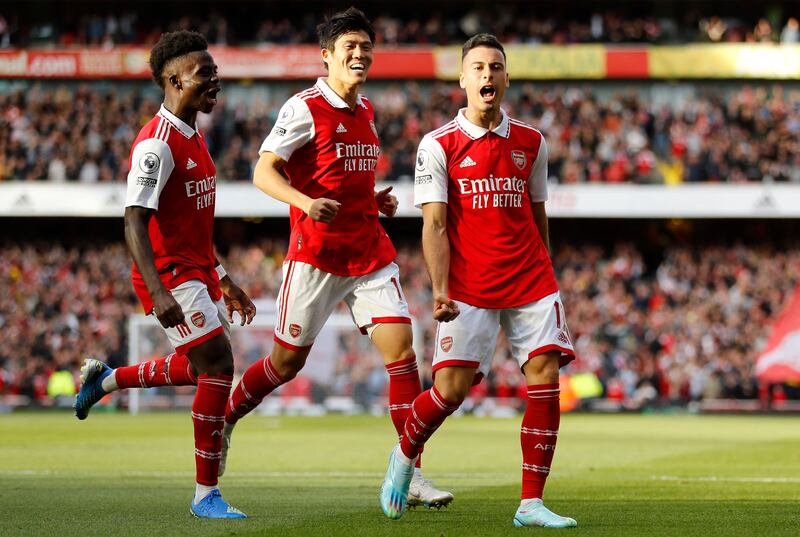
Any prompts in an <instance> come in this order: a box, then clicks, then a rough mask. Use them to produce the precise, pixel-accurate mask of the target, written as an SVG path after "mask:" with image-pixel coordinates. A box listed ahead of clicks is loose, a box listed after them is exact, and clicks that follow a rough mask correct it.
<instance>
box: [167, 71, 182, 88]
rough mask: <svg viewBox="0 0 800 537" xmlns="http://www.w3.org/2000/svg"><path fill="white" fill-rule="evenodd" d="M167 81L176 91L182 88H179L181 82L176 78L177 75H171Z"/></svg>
mask: <svg viewBox="0 0 800 537" xmlns="http://www.w3.org/2000/svg"><path fill="white" fill-rule="evenodd" d="M167 80H169V83H170V84H171V85H172V87H173V88H175V89H177V90H179V89H181V87H182V86H181V80H180V79H179V78H178V75H176V74H174V73H173V74H171V75H169V78H168V79H167Z"/></svg>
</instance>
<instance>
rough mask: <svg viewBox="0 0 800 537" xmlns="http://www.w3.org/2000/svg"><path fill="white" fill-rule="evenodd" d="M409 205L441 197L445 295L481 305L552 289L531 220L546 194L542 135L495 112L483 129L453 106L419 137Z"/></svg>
mask: <svg viewBox="0 0 800 537" xmlns="http://www.w3.org/2000/svg"><path fill="white" fill-rule="evenodd" d="M414 175H415V178H414V203H415V205H416V206H417V207H420V206H422V205H423V204H425V203H430V202H442V203H447V235H448V238H449V239H450V277H449V294H450V297H451V298H453V299H455V300H459V301H461V302H465V303H467V304H471V305H473V306H477V307H480V308H513V307H517V306H521V305H523V304H528V303H530V302H533V301H535V300H539V299H541V298H543V297H545V296H547V295H550V294H552V293H554V292H556V291H557V290H558V284H557V283H556V279H555V275H554V273H553V265H552V262H551V261H550V256H549V255H548V253H547V249H546V248H545V247H544V243H543V242H542V239H541V237H540V236H539V230H538V228H537V227H536V224H535V223H534V220H533V206H532V202H540V201H545V200H547V144H546V143H545V140H544V136H542V133H540V132H539V131H537V130H536V129H534V128H533V127H531V126H529V125H526V124H525V123H522V122H521V121H517V120H515V119H511V118H509V117H508V116H507V115H506V113H505V111H503V112H502V120H501V121H500V124H499V125H498V126H497V127H496V128H495V129H493V130H492V131H489V130H487V129H484V128H482V127H479V126H478V125H475V124H474V123H472V122H470V121H469V120H468V119H467V118H466V117H465V116H464V110H463V109H462V110H461V111H459V113H458V115H457V116H456V118H455V119H454V120H453V121H451V122H450V123H447V124H446V125H444V126H443V127H441V128H440V129H438V130H435V131H433V132H430V133H428V134H426V135H425V137H424V138H423V139H422V141H421V142H420V145H419V151H418V152H417V164H416V170H415V174H414Z"/></svg>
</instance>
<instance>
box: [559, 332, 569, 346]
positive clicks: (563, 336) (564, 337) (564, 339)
mask: <svg viewBox="0 0 800 537" xmlns="http://www.w3.org/2000/svg"><path fill="white" fill-rule="evenodd" d="M558 340H559V341H560V342H561V343H563V344H565V345H569V338H568V337H567V335H566V334H565V333H564V332H561V333H560V334H558Z"/></svg>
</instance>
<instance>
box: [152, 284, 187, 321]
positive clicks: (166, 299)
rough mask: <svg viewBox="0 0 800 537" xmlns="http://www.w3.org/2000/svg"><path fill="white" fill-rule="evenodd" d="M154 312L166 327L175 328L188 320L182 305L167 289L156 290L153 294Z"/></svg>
mask: <svg viewBox="0 0 800 537" xmlns="http://www.w3.org/2000/svg"><path fill="white" fill-rule="evenodd" d="M152 298H153V313H155V315H156V318H157V319H158V322H160V323H161V326H163V327H164V328H175V327H176V326H178V325H179V324H183V323H184V322H186V318H185V317H184V316H183V309H181V305H180V304H178V302H177V301H176V300H175V297H173V296H172V293H170V292H169V291H167V290H166V289H162V290H160V291H156V292H155V293H154V294H153V296H152Z"/></svg>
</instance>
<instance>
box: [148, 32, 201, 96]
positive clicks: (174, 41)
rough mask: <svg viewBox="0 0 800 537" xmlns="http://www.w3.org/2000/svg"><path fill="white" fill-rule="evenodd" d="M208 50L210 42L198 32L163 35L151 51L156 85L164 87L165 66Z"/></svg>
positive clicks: (152, 69) (151, 67)
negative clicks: (182, 57)
mask: <svg viewBox="0 0 800 537" xmlns="http://www.w3.org/2000/svg"><path fill="white" fill-rule="evenodd" d="M199 50H208V41H206V38H205V37H203V36H202V34H199V33H197V32H192V31H189V30H178V31H177V32H168V33H165V34H161V38H160V39H159V40H158V43H156V44H155V46H154V47H153V49H152V50H151V51H150V71H151V72H152V73H153V80H155V81H156V84H158V85H159V86H161V87H162V88H163V87H164V66H166V65H167V63H169V61H170V60H172V59H173V58H178V57H180V56H183V55H184V54H189V53H190V52H197V51H199Z"/></svg>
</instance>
